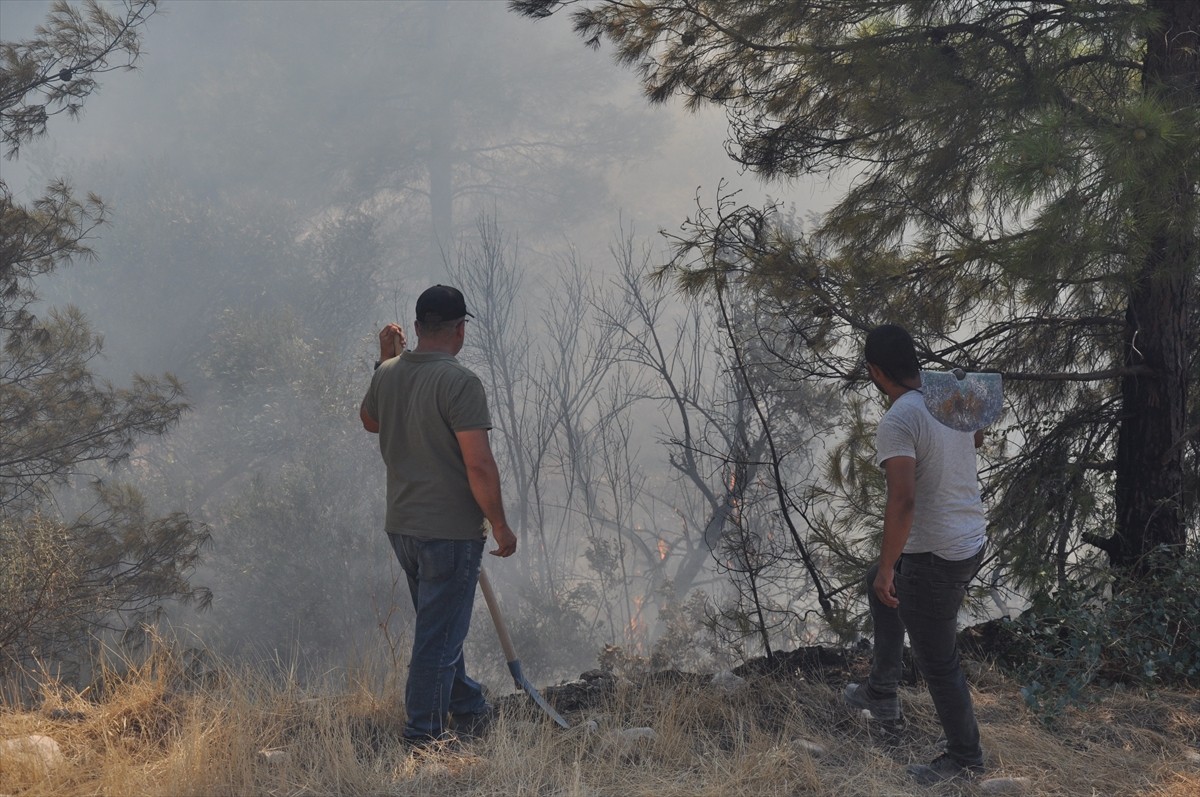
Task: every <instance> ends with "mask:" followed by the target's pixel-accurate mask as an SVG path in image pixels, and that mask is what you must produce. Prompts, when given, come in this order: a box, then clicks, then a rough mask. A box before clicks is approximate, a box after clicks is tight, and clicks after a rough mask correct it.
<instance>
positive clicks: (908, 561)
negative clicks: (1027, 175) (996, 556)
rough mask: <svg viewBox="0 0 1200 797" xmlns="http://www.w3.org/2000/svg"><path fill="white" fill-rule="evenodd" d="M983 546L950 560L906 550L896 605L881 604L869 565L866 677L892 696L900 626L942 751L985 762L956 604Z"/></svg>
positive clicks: (968, 762)
mask: <svg viewBox="0 0 1200 797" xmlns="http://www.w3.org/2000/svg"><path fill="white" fill-rule="evenodd" d="M982 562H983V550H980V551H979V553H977V554H975V555H974V556H971V557H969V558H967V559H963V560H962V561H959V562H952V561H950V560H949V559H943V558H941V557H940V556H936V555H935V554H931V553H922V554H904V555H902V556H901V557H900V561H899V562H897V563H896V577H895V584H896V597H897V598H898V599H899V600H900V607H899V608H898V609H892V608H889V607H888V606H885V605H884V604H883V603H881V602H880V601H879V598H878V597H876V595H875V589H874V586H873V584H874V582H875V576H876V574H877V573H878V572H879V565H878V564H876V565H874V566H873V567H872V568H871V569H870V570H869V571H867V579H866V581H867V599H868V602H869V603H870V606H871V619H872V620H873V621H874V623H875V647H874V654H873V658H872V661H871V677H870V678H869V679H868V685H869V686H870V689H871V693H872V694H873V696H877V697H892V696H894V695H895V694H896V688H897V686H898V685H899V683H900V676H901V674H902V672H903V660H902V658H901V656H902V654H903V651H904V632H905V631H906V630H907V631H908V638H909V642H910V643H911V645H912V651H913V658H914V659H916V662H917V666H918V667H919V668H920V670H921V674H922V675H923V676H925V682H926V684H928V686H929V695H930V697H932V698H933V706H934V708H935V709H937V714H938V719H939V720H941V723H942V730H943V731H945V733H946V752H947V753H948V754H949V755H950V757H951V758H952V759H954V760H955V761H957V762H958V763H959V764H962V765H963V766H974V765H981V764H983V749H982V748H981V747H980V745H979V725H978V723H976V721H975V707H974V705H973V704H972V702H971V692H970V690H969V689H968V688H967V679H966V676H964V675H963V671H962V666H961V664H960V663H959V658H958V610H959V608H960V607H961V606H962V603H963V599H964V598H965V597H966V595H967V584H968V583H969V582H970V581H971V579H972V578H974V577H975V574H976V573H977V572H978V571H979V566H980V564H981V563H982Z"/></svg>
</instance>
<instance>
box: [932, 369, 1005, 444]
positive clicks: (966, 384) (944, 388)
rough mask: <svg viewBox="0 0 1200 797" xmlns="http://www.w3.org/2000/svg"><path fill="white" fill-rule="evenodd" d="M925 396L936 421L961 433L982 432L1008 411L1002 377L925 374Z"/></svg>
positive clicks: (961, 373)
mask: <svg viewBox="0 0 1200 797" xmlns="http://www.w3.org/2000/svg"><path fill="white" fill-rule="evenodd" d="M921 394H922V396H923V397H924V399H925V406H926V407H927V408H928V409H929V413H930V414H931V415H933V417H934V418H937V419H938V421H940V422H941V423H943V424H945V425H946V426H949V427H950V428H951V429H956V430H958V431H960V432H974V431H976V430H977V429H982V428H984V427H985V426H988V425H990V424H992V423H993V422H994V421H995V420H996V419H997V418H999V417H1000V413H1001V412H1002V411H1003V410H1004V385H1003V381H1002V380H1001V378H1000V374H979V373H975V374H968V373H964V372H963V371H962V370H961V369H957V368H956V369H954V370H953V371H922V372H921Z"/></svg>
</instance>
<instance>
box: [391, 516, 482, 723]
mask: <svg viewBox="0 0 1200 797" xmlns="http://www.w3.org/2000/svg"><path fill="white" fill-rule="evenodd" d="M388 539H389V540H390V541H391V543H392V549H393V550H394V551H395V552H396V558H397V559H399V560H400V567H401V568H402V569H403V570H404V573H405V575H406V576H407V577H408V591H409V594H410V595H411V596H412V602H413V608H414V609H416V611H417V625H416V630H415V631H414V632H413V646H412V658H411V660H410V662H409V665H408V683H407V685H406V686H405V689H404V706H405V709H406V710H407V712H408V722H407V723H406V724H405V726H404V735H405V736H406V737H407V738H410V739H436V738H438V737H440V736H442V735H443V733H444V732H445V730H446V716H447V714H454V715H467V714H479V713H482V712H484V711H486V710H487V709H488V704H487V701H486V700H485V699H484V697H483V690H482V689H481V688H480V686H479V684H478V683H476V682H475V681H473V680H471V679H470V678H468V677H467V670H466V665H465V664H464V663H463V642H464V641H465V640H466V638H467V631H468V629H469V628H470V627H471V609H472V608H473V606H474V604H475V584H476V583H478V580H479V564H480V560H481V559H482V558H483V545H484V540H483V538H482V537H481V538H480V539H478V540H435V539H429V538H426V537H411V536H408V535H406V534H388Z"/></svg>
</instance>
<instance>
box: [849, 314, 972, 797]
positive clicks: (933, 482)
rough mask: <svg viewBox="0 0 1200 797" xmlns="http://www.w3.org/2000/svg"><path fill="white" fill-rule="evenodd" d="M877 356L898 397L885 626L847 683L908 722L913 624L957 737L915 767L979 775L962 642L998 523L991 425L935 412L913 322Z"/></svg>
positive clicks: (871, 587)
mask: <svg viewBox="0 0 1200 797" xmlns="http://www.w3.org/2000/svg"><path fill="white" fill-rule="evenodd" d="M865 356H866V361H867V370H868V372H869V374H870V377H871V381H872V382H873V383H874V384H875V386H876V387H878V388H879V389H880V391H882V392H883V393H884V394H886V395H887V397H888V399H889V400H890V402H891V406H890V407H889V409H888V411H887V412H886V413H885V414H884V416H883V419H882V420H881V421H880V422H879V428H878V430H877V432H876V436H875V449H876V453H875V461H876V463H877V464H878V465H879V466H880V467H882V468H883V469H884V472H885V474H886V479H887V505H886V508H885V509H884V519H883V543H882V547H881V550H880V554H879V561H878V562H877V563H876V564H875V565H874V566H872V567H871V569H870V570H869V571H868V573H867V577H866V584H867V595H868V601H869V603H870V607H871V618H872V620H873V621H874V627H875V645H874V653H873V657H872V662H871V675H870V677H869V678H868V679H867V682H866V683H865V684H850V685H849V686H848V687H847V688H846V692H845V697H846V701H847V702H848V703H849V704H850V705H852V706H855V707H858V708H865V709H868V710H870V711H871V713H872V714H873V715H874V716H875V717H876V718H878V719H880V720H885V721H891V722H898V721H899V720H900V701H899V698H898V697H897V687H898V685H899V682H900V676H901V673H902V669H903V665H902V658H901V655H902V652H903V646H904V634H905V632H906V631H907V632H908V638H909V642H910V644H911V645H912V651H913V657H914V658H915V659H916V662H917V666H918V667H919V668H920V670H921V674H922V675H923V676H924V677H925V681H926V683H927V684H928V686H929V694H930V696H931V697H932V698H933V704H934V707H935V708H936V709H937V713H938V719H940V720H941V723H942V730H943V731H944V732H945V735H946V750H945V752H944V753H943V754H942V755H940V756H938V757H937V758H935V759H934V760H933V761H932V762H931V763H930V764H918V765H913V766H910V767H909V768H908V771H909V773H910V774H911V775H912V776H913V777H915V778H916V779H917V780H918V781H919V782H921V783H923V784H926V785H931V784H934V783H938V782H941V781H944V780H950V779H953V778H971V777H975V776H977V775H978V774H980V773H981V772H982V771H983V749H982V748H981V747H980V743H979V726H978V724H977V723H976V721H975V710H974V706H973V705H972V702H971V693H970V690H969V689H968V687H967V681H966V678H965V677H964V675H963V671H962V667H961V665H960V663H959V656H958V644H957V640H958V611H959V608H960V607H961V606H962V603H963V599H964V598H965V597H966V591H967V584H968V583H969V582H970V580H971V579H972V578H974V576H975V574H976V572H978V570H979V566H980V564H981V562H982V559H983V549H984V542H985V536H984V535H985V532H986V529H987V522H986V519H985V517H984V509H983V503H982V501H981V500H980V498H979V474H978V471H977V468H976V463H975V449H976V448H977V447H978V446H979V444H980V443H981V442H982V434H981V433H980V432H976V433H975V435H974V436H972V435H971V433H969V432H959V431H956V430H954V429H951V428H950V427H948V426H945V425H943V424H942V423H940V422H938V421H937V420H936V419H935V418H934V417H933V416H932V415H931V414H930V412H929V410H928V409H927V408H926V406H925V401H924V399H923V397H922V396H921V372H920V366H919V364H918V362H917V354H916V347H915V346H914V345H913V340H912V337H911V336H910V335H909V334H908V332H907V331H905V330H904V329H903V328H902V327H899V326H895V325H891V324H888V325H884V326H881V327H876V328H875V329H873V330H871V332H870V333H869V334H868V335H867V341H866V348H865Z"/></svg>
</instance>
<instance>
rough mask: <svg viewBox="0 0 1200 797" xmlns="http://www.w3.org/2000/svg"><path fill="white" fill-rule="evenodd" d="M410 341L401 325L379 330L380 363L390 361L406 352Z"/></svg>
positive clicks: (391, 325) (388, 326)
mask: <svg viewBox="0 0 1200 797" xmlns="http://www.w3.org/2000/svg"><path fill="white" fill-rule="evenodd" d="M407 345H408V339H407V338H406V337H405V335H404V330H403V329H401V328H400V325H399V324H388V325H387V326H385V327H384V328H383V329H381V330H379V362H384V361H385V360H390V359H392V358H393V357H396V356H398V355H399V354H401V353H402V352H403V351H404V347H405V346H407Z"/></svg>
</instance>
